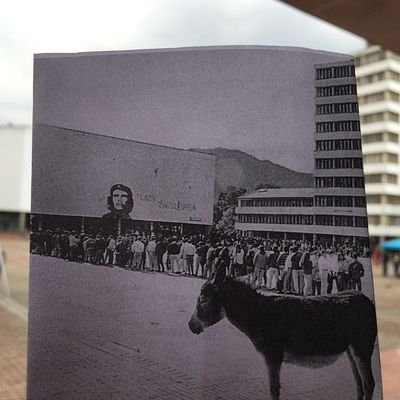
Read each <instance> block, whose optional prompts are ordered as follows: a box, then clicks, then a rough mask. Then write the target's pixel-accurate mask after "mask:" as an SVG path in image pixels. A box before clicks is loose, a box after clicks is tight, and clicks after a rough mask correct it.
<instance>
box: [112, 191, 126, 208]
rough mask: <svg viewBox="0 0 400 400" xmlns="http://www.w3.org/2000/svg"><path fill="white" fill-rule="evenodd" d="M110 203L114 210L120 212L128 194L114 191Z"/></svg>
mask: <svg viewBox="0 0 400 400" xmlns="http://www.w3.org/2000/svg"><path fill="white" fill-rule="evenodd" d="M112 201H113V204H114V208H115V209H116V210H122V209H124V207H125V206H126V203H127V202H128V193H126V192H125V191H124V190H121V189H116V190H114V192H113V194H112Z"/></svg>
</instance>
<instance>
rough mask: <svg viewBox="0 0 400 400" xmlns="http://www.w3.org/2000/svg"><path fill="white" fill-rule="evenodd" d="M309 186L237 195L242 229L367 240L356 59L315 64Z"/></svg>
mask: <svg viewBox="0 0 400 400" xmlns="http://www.w3.org/2000/svg"><path fill="white" fill-rule="evenodd" d="M314 143H315V147H314V152H313V155H314V170H313V180H314V185H313V187H312V188H304V189H269V190H262V191H257V192H256V193H253V194H249V195H245V196H242V197H240V198H239V204H238V207H237V209H236V213H237V224H236V228H237V229H238V230H239V231H240V232H242V233H243V234H249V235H262V236H267V237H271V238H273V237H281V238H288V239H304V240H313V241H318V242H329V243H334V242H352V243H358V244H363V245H366V244H367V243H368V222H367V213H366V202H365V190H364V177H363V159H362V152H361V138H360V121H359V116H358V104H357V88H356V80H355V70H354V65H352V64H349V63H335V64H324V65H316V66H315V131H314Z"/></svg>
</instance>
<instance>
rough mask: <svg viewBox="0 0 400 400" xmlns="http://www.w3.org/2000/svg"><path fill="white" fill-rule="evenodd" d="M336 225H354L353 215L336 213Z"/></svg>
mask: <svg viewBox="0 0 400 400" xmlns="http://www.w3.org/2000/svg"><path fill="white" fill-rule="evenodd" d="M334 223H335V226H353V217H350V216H342V215H335V219H334Z"/></svg>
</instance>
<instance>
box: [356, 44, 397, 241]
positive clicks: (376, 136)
mask: <svg viewBox="0 0 400 400" xmlns="http://www.w3.org/2000/svg"><path fill="white" fill-rule="evenodd" d="M355 65H356V75H357V85H358V88H357V89H358V101H359V109H360V110H359V111H360V121H361V135H362V143H363V154H364V171H365V183H366V185H365V189H366V193H367V205H368V218H369V231H370V236H371V241H372V242H373V243H377V242H378V241H379V240H383V239H385V238H390V237H398V236H400V186H399V178H400V164H399V156H400V144H399V135H400V120H399V115H400V57H399V56H398V55H396V54H394V53H392V52H391V51H387V50H383V49H382V48H381V47H379V46H370V47H368V48H366V49H365V50H363V51H361V52H359V53H358V54H356V55H355Z"/></svg>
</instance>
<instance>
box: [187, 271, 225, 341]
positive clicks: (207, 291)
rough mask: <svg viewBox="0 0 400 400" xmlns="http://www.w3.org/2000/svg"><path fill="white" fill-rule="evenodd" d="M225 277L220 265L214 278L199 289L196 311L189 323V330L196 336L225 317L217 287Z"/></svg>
mask: <svg viewBox="0 0 400 400" xmlns="http://www.w3.org/2000/svg"><path fill="white" fill-rule="evenodd" d="M225 276H226V268H225V265H220V267H219V268H218V270H217V272H216V273H215V275H214V277H213V278H212V279H209V280H208V281H207V282H206V283H205V284H204V285H203V286H202V288H201V291H200V295H199V297H198V298H197V304H196V309H195V310H194V312H193V314H192V317H191V318H190V321H189V328H190V330H191V331H192V332H193V333H195V334H196V335H198V334H199V333H201V332H203V331H204V329H205V328H208V327H209V326H211V325H214V324H216V323H217V322H218V321H220V320H221V319H222V318H223V317H224V316H225V311H224V308H223V306H222V302H221V298H220V290H219V285H220V284H221V283H222V282H223V281H224V280H225Z"/></svg>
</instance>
